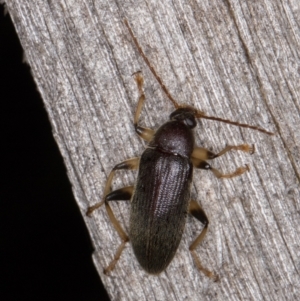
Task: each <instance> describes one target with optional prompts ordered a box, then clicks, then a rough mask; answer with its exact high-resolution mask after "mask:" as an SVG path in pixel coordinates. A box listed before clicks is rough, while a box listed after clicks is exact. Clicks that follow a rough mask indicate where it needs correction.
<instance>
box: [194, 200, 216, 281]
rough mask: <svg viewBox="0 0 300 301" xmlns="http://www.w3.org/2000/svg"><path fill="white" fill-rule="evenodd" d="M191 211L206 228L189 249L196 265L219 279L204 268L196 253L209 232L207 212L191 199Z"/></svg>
mask: <svg viewBox="0 0 300 301" xmlns="http://www.w3.org/2000/svg"><path fill="white" fill-rule="evenodd" d="M189 213H190V214H191V215H192V216H193V217H195V218H196V219H197V220H198V221H200V222H201V223H202V224H203V225H204V228H203V230H202V231H201V233H200V234H199V235H198V236H197V238H196V239H195V240H194V242H193V243H192V244H191V245H190V247H189V250H190V251H191V254H192V256H193V259H194V261H195V263H196V266H197V268H198V269H199V270H200V271H201V272H203V273H204V274H205V276H207V277H209V278H211V279H213V280H214V281H217V280H218V276H217V275H216V274H215V273H213V272H211V271H209V270H207V269H206V268H204V267H203V266H202V264H201V262H200V260H199V258H198V256H197V254H196V251H195V249H196V248H197V246H198V245H199V244H200V243H201V242H202V240H203V238H204V236H205V234H206V232H207V228H208V223H209V221H208V218H207V216H206V214H205V212H204V211H203V209H202V208H201V207H200V206H199V204H198V203H197V202H196V201H194V200H191V201H190V205H189Z"/></svg>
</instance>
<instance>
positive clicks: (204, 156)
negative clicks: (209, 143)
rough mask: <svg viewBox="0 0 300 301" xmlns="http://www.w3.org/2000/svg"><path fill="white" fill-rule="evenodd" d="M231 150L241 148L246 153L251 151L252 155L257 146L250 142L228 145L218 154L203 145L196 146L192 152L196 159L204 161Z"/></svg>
mask: <svg viewBox="0 0 300 301" xmlns="http://www.w3.org/2000/svg"><path fill="white" fill-rule="evenodd" d="M230 150H240V151H243V152H246V153H250V154H251V155H252V154H253V153H254V151H255V147H254V144H253V145H249V144H240V145H227V146H226V147H225V148H224V149H222V150H221V151H220V152H219V153H217V154H215V153H213V152H211V151H209V150H208V149H206V148H203V147H195V148H194V150H193V153H192V157H193V158H196V159H200V160H202V161H205V160H212V159H215V158H217V157H220V156H223V155H224V154H225V153H227V152H228V151H230Z"/></svg>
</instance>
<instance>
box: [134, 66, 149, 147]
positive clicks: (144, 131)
mask: <svg viewBox="0 0 300 301" xmlns="http://www.w3.org/2000/svg"><path fill="white" fill-rule="evenodd" d="M134 75H135V81H136V84H137V87H138V90H139V101H138V105H137V107H136V111H135V114H134V120H133V124H134V128H135V131H136V133H137V134H138V135H139V136H140V137H141V138H143V139H144V140H146V141H148V142H150V141H151V140H152V138H153V135H154V131H153V130H151V129H148V128H144V127H141V126H139V125H138V121H139V118H140V115H141V111H142V108H143V105H144V102H145V94H144V90H143V86H144V77H143V75H142V73H141V72H140V71H139V72H136V73H135V74H134Z"/></svg>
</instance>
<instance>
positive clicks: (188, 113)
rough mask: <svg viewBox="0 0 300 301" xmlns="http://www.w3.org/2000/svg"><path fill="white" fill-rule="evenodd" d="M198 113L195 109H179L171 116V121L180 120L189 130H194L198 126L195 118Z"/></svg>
mask: <svg viewBox="0 0 300 301" xmlns="http://www.w3.org/2000/svg"><path fill="white" fill-rule="evenodd" d="M196 113H197V112H196V111H195V109H194V108H189V107H185V108H178V109H176V110H175V111H174V112H173V113H172V114H171V115H170V120H178V121H180V122H182V123H183V124H185V125H186V126H187V127H188V128H190V129H193V128H194V127H196V125H197V122H196V118H195V115H196Z"/></svg>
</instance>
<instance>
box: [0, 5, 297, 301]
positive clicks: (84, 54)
mask: <svg viewBox="0 0 300 301" xmlns="http://www.w3.org/2000/svg"><path fill="white" fill-rule="evenodd" d="M6 4H7V7H8V11H9V13H10V14H11V16H12V19H13V21H14V24H15V26H16V29H17V32H18V34H19V37H20V40H21V42H22V45H23V48H24V51H25V54H26V59H27V61H28V63H29V64H30V66H31V68H32V73H33V76H34V79H35V81H36V83H37V86H38V89H39V91H40V93H41V95H42V97H43V100H44V103H45V106H46V109H47V112H48V114H49V118H50V120H51V123H52V127H53V134H54V136H55V139H56V141H57V143H58V145H59V148H60V150H61V153H62V155H63V157H64V160H65V164H66V166H67V169H68V173H69V178H70V180H71V182H72V184H73V191H74V195H75V197H76V199H77V202H78V205H79V207H80V209H81V211H82V216H83V218H84V219H85V220H86V223H87V225H88V228H89V229H90V233H91V237H92V240H93V242H94V245H95V253H94V261H95V264H96V266H97V269H98V270H99V274H100V276H101V279H102V281H103V282H104V284H105V286H106V288H107V291H108V293H109V295H110V297H111V299H112V300H139V301H141V300H147V301H150V300H231V301H236V300H255V301H258V300H270V301H277V300H278V301H282V300H299V296H300V277H299V272H300V246H299V244H300V237H299V235H300V234H299V233H300V217H299V212H300V193H299V179H300V131H299V125H300V117H299V116H300V104H299V97H300V85H299V84H300V81H299V73H300V64H299V62H300V60H299V59H300V58H299V56H300V52H299V49H300V28H299V24H300V2H299V0H284V1H282V0H258V1H244V0H243V1H241V0H240V1H238V0H225V1H220V0H205V1H203V0H201V1H200V0H173V1H171V0H167V1H158V0H146V1H145V0H141V1H140V0H139V1H136V0H135V1H133V0H122V1H118V0H99V1H89V0H82V1H75V0H55V1H54V0H49V1H42V0H37V1H31V0H22V1H16V0H14V1H13V0H7V1H6ZM123 18H127V20H128V22H129V23H130V24H131V27H132V30H133V31H134V33H135V35H136V37H137V39H138V40H139V43H140V44H141V46H142V48H143V49H144V51H145V53H146V55H147V57H148V58H149V60H150V61H151V64H152V65H153V67H154V68H155V69H156V71H157V73H158V74H159V75H160V76H161V78H162V79H163V81H164V83H165V84H166V86H167V87H168V89H169V90H170V92H171V93H172V94H173V95H174V96H175V97H176V99H178V101H180V102H182V103H188V104H191V105H194V106H196V107H197V108H199V109H201V110H203V111H205V112H206V113H207V114H208V115H215V116H219V117H223V118H229V119H232V120H236V121H240V122H244V123H249V124H252V125H258V126H261V127H264V128H266V129H268V130H270V131H274V132H276V135H275V136H272V137H271V136H267V135H265V134H262V133H259V132H256V131H252V130H248V129H240V128H236V127H233V126H230V125H224V124H221V123H217V122H212V121H206V120H203V121H200V122H199V126H198V127H197V129H196V131H195V135H196V141H197V144H198V145H202V146H205V147H207V148H209V149H212V150H215V151H218V150H220V149H222V148H223V147H224V146H225V145H226V144H240V143H246V142H247V143H254V144H255V145H256V149H257V151H256V153H255V154H254V155H252V156H250V155H247V154H243V153H242V154H241V153H230V154H227V155H225V156H224V157H222V158H220V159H217V160H215V161H214V162H213V163H212V164H213V166H214V167H217V168H219V169H221V170H223V171H231V170H234V169H235V167H236V166H241V165H243V164H245V163H248V164H249V166H250V167H251V171H250V172H249V173H247V174H244V175H243V176H241V177H238V178H234V179H230V180H218V179H216V178H214V177H213V175H212V174H211V173H207V172H205V171H196V172H195V173H194V181H193V183H194V185H193V187H192V195H193V197H194V198H195V199H196V200H198V201H199V203H200V204H201V205H202V207H203V208H204V210H205V211H206V213H207V215H208V217H209V219H210V227H209V231H208V235H207V237H206V238H205V240H204V242H203V243H202V245H201V246H199V247H198V249H197V252H198V255H199V257H200V259H201V260H202V263H203V265H204V266H205V267H207V268H209V269H211V270H213V271H215V272H216V273H218V274H219V276H220V281H219V282H218V283H213V282H212V281H211V280H210V279H208V278H206V277H205V276H204V275H203V274H201V273H199V272H198V271H197V269H196V268H195V265H194V263H193V260H192V258H191V255H190V253H189V251H188V245H189V244H190V243H191V241H192V240H193V239H194V237H195V236H196V235H197V233H199V231H200V230H201V229H202V226H201V225H200V224H199V223H197V222H196V221H195V220H193V219H192V218H189V219H188V223H187V226H186V230H185V234H184V237H183V240H182V242H181V244H180V247H179V250H178V252H177V254H176V256H175V258H174V260H173V261H172V263H171V265H170V266H169V267H168V268H167V270H166V271H165V272H163V273H162V274H161V275H160V276H150V275H147V274H146V273H145V272H144V271H143V270H142V269H141V268H140V267H139V265H138V263H137V261H136V260H135V258H134V256H133V252H132V249H131V246H130V245H129V244H128V246H127V248H126V249H125V251H124V253H123V255H122V257H121V259H120V261H119V262H118V264H117V266H116V269H115V270H114V271H113V272H112V273H111V276H105V275H103V267H106V266H107V265H108V263H109V262H110V261H111V259H112V258H113V255H114V253H115V251H116V249H117V246H118V245H119V243H120V239H119V237H118V236H117V233H116V231H115V230H114V228H113V227H112V225H111V224H110V223H109V219H108V216H107V213H106V211H105V208H104V207H102V208H100V209H99V210H97V212H95V213H94V214H93V216H92V217H91V218H87V217H86V216H85V212H86V209H87V207H88V206H89V205H91V204H95V203H96V202H98V201H99V200H101V198H102V193H103V188H104V184H105V181H106V178H107V176H108V173H109V171H110V169H111V168H112V167H113V166H114V165H115V164H116V163H118V162H121V161H123V160H124V159H126V158H130V157H134V156H138V155H139V154H140V153H141V152H142V151H143V149H144V145H143V142H141V139H140V138H138V137H137V136H136V135H135V132H134V128H133V126H132V120H133V113H134V110H135V105H136V103H137V89H136V86H135V83H134V81H133V78H132V76H131V75H132V74H133V73H134V72H136V71H138V70H142V71H143V74H144V76H145V81H146V82H145V93H146V98H147V101H146V104H145V108H144V110H143V112H142V116H141V121H142V123H143V124H144V125H147V126H149V127H152V128H157V127H158V126H159V125H160V124H162V123H163V122H165V121H166V120H167V118H168V115H169V113H170V112H172V110H173V108H172V105H171V104H170V102H169V101H168V99H167V98H166V97H165V96H164V94H163V92H162V90H161V88H160V86H159V85H158V83H157V81H156V80H155V79H154V77H153V75H152V74H151V73H150V71H149V69H148V67H147V66H146V64H145V62H144V61H143V59H142V58H141V56H140V55H139V53H138V52H137V49H136V47H135V46H134V44H133V42H132V39H131V37H130V35H129V34H128V30H127V29H126V27H125V26H124V23H123ZM134 179H135V175H134V173H133V172H120V173H119V175H118V176H117V177H116V180H115V181H114V187H122V186H124V185H130V184H131V183H133V182H134ZM112 206H113V209H114V210H115V212H116V216H117V218H118V219H119V220H120V221H121V223H122V224H123V225H124V227H125V228H126V229H128V213H129V206H130V205H129V204H127V203H126V202H120V203H119V204H117V203H115V204H113V205H112Z"/></svg>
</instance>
